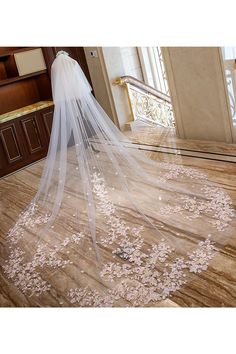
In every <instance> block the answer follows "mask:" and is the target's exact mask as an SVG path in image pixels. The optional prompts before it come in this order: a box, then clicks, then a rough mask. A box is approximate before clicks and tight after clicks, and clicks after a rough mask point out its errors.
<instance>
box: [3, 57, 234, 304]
mask: <svg viewBox="0 0 236 354" xmlns="http://www.w3.org/2000/svg"><path fill="white" fill-rule="evenodd" d="M52 91H53V100H54V105H55V108H54V118H53V126H52V133H51V140H50V146H49V151H48V155H47V158H46V161H45V165H44V170H43V174H42V177H41V180H40V184H39V188H38V192H37V194H36V196H35V197H34V199H33V200H32V202H31V204H30V205H29V206H28V207H27V208H26V209H25V211H24V212H22V214H21V215H20V216H19V219H18V220H17V222H16V223H15V225H14V226H13V227H12V229H11V230H10V231H9V233H8V246H9V247H8V252H7V258H6V260H5V263H4V265H3V269H4V272H5V274H6V276H7V277H8V278H9V279H11V281H12V282H13V283H14V285H15V286H16V287H17V288H18V289H19V291H21V292H22V293H23V294H24V295H25V296H30V297H33V298H34V297H37V299H42V303H45V301H46V300H45V299H47V296H49V295H50V294H51V295H52V297H53V298H54V302H53V304H54V305H55V304H56V305H59V304H61V305H63V304H65V305H68V304H71V305H72V304H74V305H76V306H144V305H152V304H153V303H155V302H158V301H162V300H165V299H166V298H168V297H169V296H171V295H172V294H173V293H174V292H175V291H178V290H179V289H180V288H181V287H183V286H184V284H185V283H186V282H187V281H188V280H191V279H192V278H193V277H195V276H197V274H199V273H201V272H202V271H204V270H206V269H207V267H208V264H209V262H210V261H211V259H212V258H213V257H214V255H215V253H216V252H217V248H219V247H221V246H223V245H224V243H225V241H226V239H227V237H229V236H230V235H231V233H232V226H231V225H230V222H231V220H232V218H233V216H234V211H233V208H232V203H231V200H230V198H229V196H228V195H227V193H226V192H225V191H224V190H223V189H221V188H219V187H217V186H216V185H214V184H213V183H211V182H210V181H209V180H208V177H207V176H206V175H205V174H204V173H202V172H201V171H199V170H197V169H193V168H187V167H184V166H181V165H176V164H172V163H166V162H160V161H159V162H158V161H154V160H151V159H150V158H148V157H147V156H145V155H144V154H143V153H142V152H140V151H139V150H138V148H137V147H136V145H134V144H132V142H131V141H129V140H128V139H127V138H126V137H125V136H124V135H123V134H122V133H121V132H120V131H119V130H118V129H117V128H116V126H115V125H114V124H113V123H112V121H111V120H110V119H109V117H108V116H107V115H106V113H105V112H104V111H103V109H102V108H101V106H100V105H99V104H98V102H97V101H96V99H95V98H94V97H93V95H92V94H91V87H90V86H89V83H88V82H87V79H86V78H85V76H84V74H83V72H82V70H81V68H80V66H79V64H78V63H77V62H76V61H75V60H73V59H71V58H70V57H69V56H68V55H67V53H66V52H59V53H58V55H57V57H56V59H55V61H54V63H53V65H52ZM49 298H50V297H48V299H49ZM55 299H56V300H55ZM38 301H39V300H38ZM55 301H56V302H55ZM37 303H38V302H37ZM47 305H50V301H49V302H47Z"/></svg>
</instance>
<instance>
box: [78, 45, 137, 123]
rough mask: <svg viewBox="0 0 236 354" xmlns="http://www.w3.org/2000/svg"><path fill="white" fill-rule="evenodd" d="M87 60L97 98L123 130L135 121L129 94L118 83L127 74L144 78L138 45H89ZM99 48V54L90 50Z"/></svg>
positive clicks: (86, 52) (97, 50) (86, 51)
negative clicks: (93, 55)
mask: <svg viewBox="0 0 236 354" xmlns="http://www.w3.org/2000/svg"><path fill="white" fill-rule="evenodd" d="M84 49H85V55H86V60H87V63H88V67H89V72H90V76H91V80H92V83H93V87H94V93H95V96H96V99H97V100H98V102H99V103H100V104H101V106H102V107H103V108H104V110H105V111H106V113H107V114H108V115H109V116H110V117H111V119H112V120H113V122H114V123H115V124H116V125H117V126H119V127H120V129H121V130H124V129H126V125H125V124H126V123H127V122H129V121H130V120H131V112H130V108H129V104H128V98H127V93H126V91H125V89H124V88H123V87H120V86H116V85H114V82H115V80H116V79H117V78H119V77H120V76H124V75H130V76H133V77H135V78H137V79H139V80H142V71H141V65H140V61H139V57H138V51H137V48H136V47H102V48H101V47H85V48H84ZM91 51H96V52H97V55H98V56H97V57H95V58H94V57H91V56H90V52H91Z"/></svg>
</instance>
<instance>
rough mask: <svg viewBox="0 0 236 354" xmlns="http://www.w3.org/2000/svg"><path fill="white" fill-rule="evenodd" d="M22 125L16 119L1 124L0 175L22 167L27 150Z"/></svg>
mask: <svg viewBox="0 0 236 354" xmlns="http://www.w3.org/2000/svg"><path fill="white" fill-rule="evenodd" d="M23 139H24V138H23V134H22V131H21V128H20V126H19V125H18V124H17V122H15V121H11V122H9V123H7V124H3V125H1V126H0V149H1V153H0V159H1V161H0V175H1V176H3V175H4V174H6V173H10V172H12V171H14V170H15V169H17V168H18V167H19V168H20V167H21V164H22V163H23V161H24V160H25V159H26V156H27V152H26V150H25V146H24V142H23Z"/></svg>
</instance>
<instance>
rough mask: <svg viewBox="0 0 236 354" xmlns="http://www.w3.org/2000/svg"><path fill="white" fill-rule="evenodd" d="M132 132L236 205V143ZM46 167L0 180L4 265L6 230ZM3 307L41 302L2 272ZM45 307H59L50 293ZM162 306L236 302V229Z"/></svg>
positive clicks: (155, 155) (153, 153)
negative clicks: (202, 175)
mask: <svg viewBox="0 0 236 354" xmlns="http://www.w3.org/2000/svg"><path fill="white" fill-rule="evenodd" d="M127 135H128V136H129V137H130V138H131V139H132V141H133V143H135V144H139V145H140V146H139V147H140V149H142V150H145V151H146V152H147V154H148V155H149V156H150V157H151V158H152V159H155V160H160V161H168V162H174V163H177V164H183V165H185V166H190V167H195V168H197V169H199V170H201V171H205V172H207V173H208V176H209V179H210V180H211V181H214V182H216V183H217V184H218V185H219V186H221V187H223V188H225V189H226V190H227V192H228V193H229V195H230V196H231V198H232V200H233V204H234V207H235V205H236V164H235V163H236V145H229V144H222V143H214V142H203V141H190V140H188V141H185V140H181V139H177V138H176V137H175V136H174V134H173V132H171V131H166V130H154V129H150V128H148V129H142V130H139V131H137V132H133V133H130V132H129V133H127ZM42 165H43V161H41V162H38V163H36V164H34V165H32V166H30V167H28V168H26V169H24V170H22V171H19V172H17V173H15V174H13V175H11V176H8V177H6V178H4V179H2V180H1V181H0V213H1V220H0V263H1V261H2V259H3V258H4V254H3V246H4V243H5V236H6V233H7V231H8V229H9V228H10V227H11V226H12V225H13V224H14V220H16V218H17V216H18V215H19V212H20V211H21V210H23V209H24V207H25V206H26V205H27V204H28V202H30V200H31V198H32V196H33V195H34V193H35V191H36V189H37V183H38V181H39V176H40V174H41V171H42ZM65 272H66V271H65ZM65 305H66V304H65ZM0 306H38V303H37V300H35V299H33V298H26V297H25V296H24V295H22V294H21V293H20V292H19V291H18V290H17V289H16V288H15V287H14V286H13V285H12V284H11V282H10V281H8V280H7V279H6V278H5V277H4V275H3V274H2V272H0ZM44 306H60V303H58V301H57V300H56V299H53V298H52V297H50V299H48V303H47V301H45V303H44ZM67 306H69V304H67ZM157 306H168V307H176V306H193V307H196V306H211V307H214V306H236V231H235V237H231V238H230V239H228V242H227V244H226V246H225V247H224V249H223V250H222V251H220V253H219V254H218V255H217V256H216V257H215V258H214V260H213V261H212V263H211V265H210V267H209V269H208V270H207V271H206V272H204V273H202V274H201V275H200V276H199V277H198V278H197V280H196V281H193V282H191V283H190V284H188V285H186V286H185V287H183V288H182V289H181V290H180V291H178V292H176V293H175V294H174V295H173V297H172V298H171V299H170V300H166V301H163V302H161V303H159V304H158V305H157Z"/></svg>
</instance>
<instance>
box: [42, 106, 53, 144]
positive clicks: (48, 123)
mask: <svg viewBox="0 0 236 354" xmlns="http://www.w3.org/2000/svg"><path fill="white" fill-rule="evenodd" d="M40 115H41V120H42V122H43V125H44V129H45V131H46V136H47V140H48V143H49V141H50V135H51V130H52V122H53V108H51V107H50V108H47V109H45V110H43V111H41V112H40Z"/></svg>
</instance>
